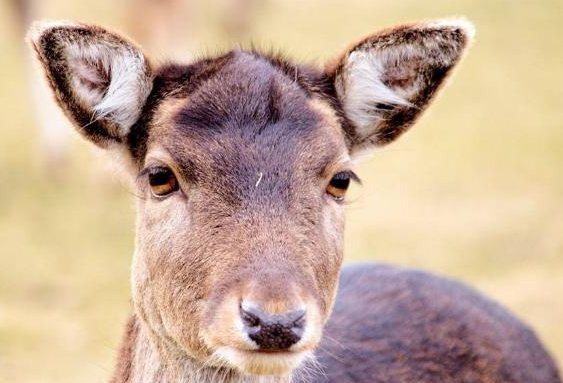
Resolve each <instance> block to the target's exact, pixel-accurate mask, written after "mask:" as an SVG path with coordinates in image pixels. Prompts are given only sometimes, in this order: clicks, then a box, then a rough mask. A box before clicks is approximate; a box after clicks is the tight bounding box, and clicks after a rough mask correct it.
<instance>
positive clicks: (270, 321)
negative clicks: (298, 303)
mask: <svg viewBox="0 0 563 383" xmlns="http://www.w3.org/2000/svg"><path fill="white" fill-rule="evenodd" d="M240 316H241V320H242V323H243V325H244V329H245V331H246V332H247V334H248V336H249V338H250V339H252V340H253V341H254V342H256V344H257V345H258V346H259V347H260V349H261V350H269V351H275V350H286V349H288V348H289V347H291V346H292V345H294V344H295V343H297V342H299V340H300V339H301V337H302V336H303V332H304V328H305V324H306V311H305V310H303V309H300V310H294V311H290V312H288V313H285V314H281V315H280V314H269V313H266V312H264V311H262V310H261V309H259V308H257V307H255V306H246V305H245V306H244V307H243V306H241V307H240Z"/></svg>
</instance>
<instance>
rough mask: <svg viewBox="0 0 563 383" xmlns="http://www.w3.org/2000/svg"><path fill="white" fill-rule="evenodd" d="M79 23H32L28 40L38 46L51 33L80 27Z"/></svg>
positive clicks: (37, 21)
mask: <svg viewBox="0 0 563 383" xmlns="http://www.w3.org/2000/svg"><path fill="white" fill-rule="evenodd" d="M79 26H80V24H79V23H75V22H73V21H66V20H57V21H52V20H36V21H34V22H33V23H31V26H30V27H29V30H28V32H27V36H26V40H27V41H28V42H29V43H31V44H32V45H37V44H38V43H39V41H40V40H41V38H42V37H43V36H45V35H46V34H47V33H48V32H49V31H53V30H57V29H61V28H69V27H73V28H76V27H79Z"/></svg>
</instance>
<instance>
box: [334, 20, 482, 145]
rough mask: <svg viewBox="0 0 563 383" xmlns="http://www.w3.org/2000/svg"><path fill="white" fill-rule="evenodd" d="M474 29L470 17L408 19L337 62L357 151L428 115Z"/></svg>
mask: <svg viewBox="0 0 563 383" xmlns="http://www.w3.org/2000/svg"><path fill="white" fill-rule="evenodd" d="M473 34H474V29H473V26H472V24H471V23H470V22H468V21H466V20H465V19H453V20H438V21H430V22H422V23H413V24H405V25H401V26H397V27H393V28H389V29H385V30H382V31H380V32H378V33H376V34H374V35H371V36H368V37H367V38H365V39H363V40H362V41H360V42H359V43H356V44H354V45H353V46H352V47H351V48H349V49H348V50H346V51H345V52H344V53H343V54H342V55H341V56H340V57H339V58H338V59H336V60H334V61H333V62H331V63H330V64H329V65H328V66H327V68H326V71H327V73H328V75H329V77H330V78H331V79H332V81H334V85H335V89H336V93H337V96H338V98H339V99H340V102H341V104H342V107H343V110H344V113H345V115H346V117H347V118H348V120H349V121H351V122H352V124H353V128H352V129H351V130H352V131H349V132H347V133H348V135H349V136H350V142H351V145H352V147H351V149H352V150H353V151H355V150H358V149H363V148H365V147H369V146H374V145H385V144H387V143H389V142H391V141H393V140H395V139H396V138H397V137H398V136H400V135H401V134H402V133H404V132H405V131H406V130H407V129H408V128H409V127H410V126H412V124H413V123H414V122H415V121H416V119H417V118H418V117H419V116H420V115H421V114H422V112H423V111H424V110H425V108H426V107H427V106H428V105H429V103H430V101H431V100H432V99H433V98H434V96H435V95H436V93H437V91H438V90H439V89H440V87H441V85H442V84H443V83H444V80H445V79H446V78H447V77H448V75H449V74H450V73H451V71H452V69H453V68H454V67H455V65H456V64H457V63H458V62H459V61H460V59H461V57H462V55H463V53H464V51H465V49H466V48H467V47H468V45H469V43H470V41H471V39H472V37H473Z"/></svg>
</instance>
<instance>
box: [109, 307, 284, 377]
mask: <svg viewBox="0 0 563 383" xmlns="http://www.w3.org/2000/svg"><path fill="white" fill-rule="evenodd" d="M164 354H165V355H163V352H162V351H161V350H160V348H159V347H157V346H156V345H155V341H153V340H152V339H151V337H150V336H149V334H147V331H146V330H145V329H143V326H142V325H141V324H140V323H139V321H138V320H137V319H136V318H135V316H133V317H132V318H131V319H130V321H129V323H128V324H127V328H126V332H125V336H124V338H123V340H122V344H121V348H120V350H119V353H118V358H117V366H116V368H115V372H114V376H113V378H112V380H111V382H110V383H291V377H281V378H280V377H255V376H245V375H242V374H240V373H238V372H237V371H234V370H232V369H222V368H217V367H213V366H204V365H202V363H201V362H197V361H195V360H193V359H191V358H189V357H186V356H179V355H174V356H171V355H170V352H166V353H164Z"/></svg>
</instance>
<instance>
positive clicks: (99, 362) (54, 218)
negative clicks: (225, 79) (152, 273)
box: [0, 0, 563, 383]
mask: <svg viewBox="0 0 563 383" xmlns="http://www.w3.org/2000/svg"><path fill="white" fill-rule="evenodd" d="M225 1H227V0H222V1H214V2H205V3H204V2H203V1H199V2H196V3H195V4H194V5H193V7H192V12H193V14H192V15H193V16H192V17H191V18H190V19H189V21H190V22H189V25H186V36H188V34H189V38H186V46H188V45H189V46H190V49H191V51H192V52H196V53H197V52H200V53H201V52H206V51H214V50H216V49H219V48H224V47H226V46H228V45H229V44H232V43H233V42H236V41H235V40H237V39H242V40H244V39H245V37H244V36H243V37H242V38H241V37H238V38H233V36H232V35H227V34H226V33H225V31H224V28H221V20H220V17H219V16H218V15H221V12H223V13H224V11H221V9H223V8H224V6H225ZM116 6H117V7H118V8H116ZM38 13H39V15H40V16H41V17H49V18H66V19H78V20H86V21H90V22H94V23H101V24H105V25H108V26H111V27H117V28H119V29H120V30H123V31H124V32H128V30H129V29H128V27H127V24H126V23H124V22H123V20H125V19H126V17H127V13H128V10H127V8H126V5H125V3H124V2H114V1H111V0H98V1H95V2H94V1H92V2H88V3H87V2H71V1H70V0H46V1H43V2H42V10H40V11H39V12H38ZM450 15H465V16H467V17H468V18H469V19H471V20H472V21H474V22H475V24H476V26H477V31H478V34H477V41H476V43H475V45H474V47H473V49H472V50H471V52H470V54H469V55H468V57H467V59H466V60H465V62H464V64H463V65H462V68H461V70H459V72H458V73H457V75H456V77H455V81H453V82H452V84H451V85H450V86H449V87H448V88H447V90H446V91H445V92H444V94H443V95H442V97H441V98H440V99H439V101H438V102H436V103H435V105H434V106H433V107H432V108H431V111H430V113H428V114H427V115H426V116H425V118H424V119H423V120H422V121H421V122H420V123H419V124H418V125H417V126H416V128H415V129H413V131H412V132H410V133H409V134H407V135H406V136H405V137H403V138H402V139H401V140H400V142H398V143H396V144H394V145H392V146H390V147H389V148H386V149H384V150H382V151H380V152H378V153H376V155H375V156H374V158H372V159H370V160H369V161H366V162H365V163H363V164H362V165H361V167H360V169H359V170H360V171H359V174H360V175H361V176H362V178H363V179H364V183H365V186H364V187H362V188H355V190H354V191H353V195H352V198H351V201H352V202H351V203H350V205H349V206H348V210H349V214H348V226H347V232H346V236H347V249H346V259H347V261H354V260H367V259H369V260H379V261H386V262H393V263H398V264H403V265H410V266H416V267H422V268H425V269H428V270H432V271H435V272H439V273H443V274H446V275H450V276H453V277H456V278H459V279H461V280H464V281H466V282H468V283H470V284H472V285H474V286H476V287H477V288H479V289H480V290H482V291H484V292H485V293H487V294H489V295H490V296H492V297H493V298H495V299H496V300H498V301H500V302H501V303H502V304H504V305H505V306H507V307H509V308H510V309H512V310H513V311H514V312H516V313H517V314H518V315H519V316H520V317H522V318H523V319H524V320H526V321H527V322H528V323H530V324H531V325H532V326H533V327H534V328H535V329H536V330H537V332H538V334H539V335H540V337H541V338H542V340H543V341H544V342H545V343H546V345H547V347H548V348H549V349H550V350H551V351H552V352H553V354H554V356H555V357H556V359H557V360H558V362H559V364H560V365H561V364H563V327H562V326H561V322H562V321H563V298H562V296H563V108H562V106H563V81H562V80H561V78H562V77H561V73H560V72H561V69H562V68H563V46H562V43H561V38H563V27H562V25H563V2H561V1H560V0H543V1H541V2H540V1H532V0H494V1H474V0H459V1H457V0H456V1H452V0H433V1H428V0H427V1H421V0H393V1H391V0H376V1H360V0H347V1H335V0H322V1H321V0H318V1H312V0H307V1H304V0H299V1H298V0H269V1H267V2H264V3H263V4H261V5H259V6H258V7H257V8H256V9H255V10H254V11H253V17H252V20H251V23H250V29H249V31H248V35H249V36H252V37H253V40H254V41H257V42H259V43H262V44H264V45H272V46H276V47H280V48H282V49H283V50H285V51H286V52H288V54H289V55H290V56H292V57H295V58H297V59H306V60H318V61H319V62H322V61H323V60H325V59H327V58H329V57H331V56H333V55H335V54H337V53H338V52H339V50H340V49H342V48H343V47H345V46H346V45H347V44H348V43H349V42H350V41H352V40H354V39H357V38H358V37H360V36H362V35H364V34H367V33H369V32H372V31H374V30H376V29H377V28H379V27H383V26H387V25H389V24H393V23H397V22H404V21H408V20H413V19H421V18H433V17H443V16H450ZM187 24H188V23H187ZM22 40H23V36H22V34H21V32H20V31H18V29H17V26H16V25H15V23H14V20H13V16H12V14H11V12H10V9H9V8H8V7H7V3H6V2H1V3H0V52H2V53H1V54H0V89H1V91H0V382H10V383H13V382H22V383H38V382H58V383H65V382H73V383H81V382H103V381H105V380H107V378H108V376H109V374H110V371H111V368H112V361H113V357H114V354H115V350H116V347H117V344H118V340H119V336H120V332H121V329H122V326H123V323H124V321H125V318H126V316H127V314H128V312H129V287H128V273H129V262H130V255H131V254H132V249H133V235H134V233H133V220H134V211H133V207H132V206H133V203H132V202H133V197H132V196H131V194H130V192H129V190H128V188H127V187H125V186H122V185H121V184H120V183H119V182H118V180H117V177H114V176H113V175H112V172H111V171H107V170H106V167H104V166H103V164H102V161H101V160H100V159H99V156H97V155H96V154H95V153H93V152H92V151H91V150H90V149H89V147H88V146H87V145H86V144H85V143H83V142H82V141H80V140H79V139H78V138H76V137H75V136H74V135H72V146H71V151H70V156H69V158H68V161H67V162H66V163H64V164H61V165H60V166H58V167H56V168H52V167H48V166H46V165H45V161H44V156H43V153H42V147H41V142H40V140H39V138H38V133H37V130H36V129H35V126H34V120H33V107H32V101H31V100H30V98H29V97H28V93H29V91H28V86H27V85H26V82H25V80H26V77H28V76H26V72H25V71H24V69H25V65H26V63H25V60H24V59H23V56H22V54H23V53H25V54H27V53H28V52H27V51H25V47H23V44H22ZM188 40H189V43H188ZM149 51H150V53H151V54H152V55H153V56H154V57H157V58H158V57H164V56H165V55H166V48H165V47H164V46H161V47H160V49H158V48H156V49H155V48H154V46H153V48H150V49H149ZM22 52H23V53H22ZM45 102H50V101H47V100H46V101H45ZM69 131H70V129H69Z"/></svg>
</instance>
